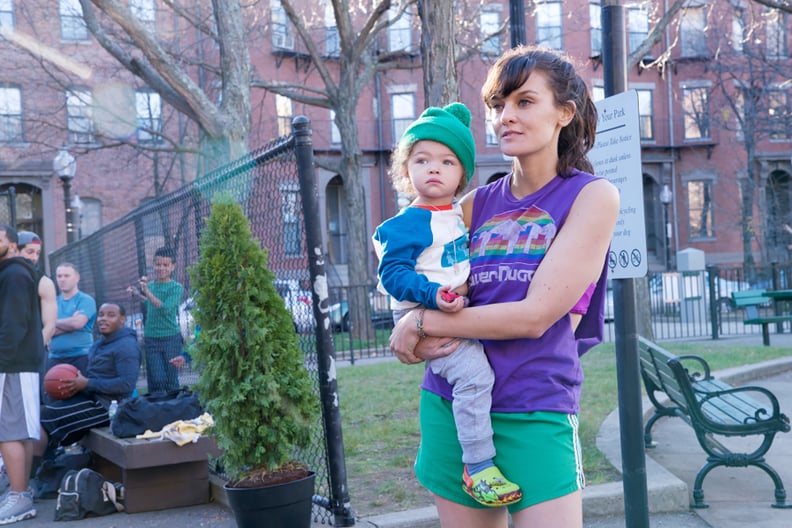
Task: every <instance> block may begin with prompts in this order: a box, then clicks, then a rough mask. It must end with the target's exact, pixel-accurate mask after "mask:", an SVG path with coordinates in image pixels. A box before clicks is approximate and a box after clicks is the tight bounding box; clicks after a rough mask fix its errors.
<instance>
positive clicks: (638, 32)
mask: <svg viewBox="0 0 792 528" xmlns="http://www.w3.org/2000/svg"><path fill="white" fill-rule="evenodd" d="M648 35H649V13H647V12H646V9H645V8H644V7H643V6H639V5H633V6H629V7H628V8H627V46H628V48H627V49H629V50H630V52H631V53H632V52H633V51H635V50H637V49H638V47H639V46H640V45H641V44H642V43H643V41H644V40H646V37H647V36H648Z"/></svg>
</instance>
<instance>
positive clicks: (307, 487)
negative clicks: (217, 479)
mask: <svg viewBox="0 0 792 528" xmlns="http://www.w3.org/2000/svg"><path fill="white" fill-rule="evenodd" d="M315 478H316V474H315V473H311V474H310V475H308V476H307V477H305V478H302V479H300V480H295V481H293V482H287V483H285V484H277V485H275V486H266V487H262V488H229V487H228V486H227V485H226V486H224V488H225V492H226V496H227V497H228V504H229V506H230V507H231V510H232V511H233V512H234V518H235V519H236V523H237V526H238V527H239V528H262V527H266V528H310V526H311V504H312V503H311V499H312V497H313V493H314V480H315Z"/></svg>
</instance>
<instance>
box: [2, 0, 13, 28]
mask: <svg viewBox="0 0 792 528" xmlns="http://www.w3.org/2000/svg"><path fill="white" fill-rule="evenodd" d="M0 27H3V28H13V27H14V0H0Z"/></svg>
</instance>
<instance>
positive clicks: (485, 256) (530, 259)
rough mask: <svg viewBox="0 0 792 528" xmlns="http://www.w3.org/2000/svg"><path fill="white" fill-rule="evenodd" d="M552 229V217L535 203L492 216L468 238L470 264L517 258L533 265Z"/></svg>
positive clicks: (509, 260)
mask: <svg viewBox="0 0 792 528" xmlns="http://www.w3.org/2000/svg"><path fill="white" fill-rule="evenodd" d="M556 230H557V228H556V224H555V221H554V220H553V218H552V217H551V216H550V215H549V214H548V213H547V211H544V210H543V209H541V208H539V207H536V206H531V207H529V208H527V209H518V210H514V211H507V212H505V213H501V214H498V215H496V216H493V217H492V218H490V219H489V220H488V221H487V222H485V223H484V224H482V225H481V227H479V228H478V229H477V230H476V232H475V233H474V234H473V236H472V237H471V239H470V260H471V265H472V266H484V267H489V266H491V265H497V264H504V263H508V262H512V261H515V260H517V261H520V262H521V263H522V264H523V265H526V264H527V265H528V266H529V267H530V266H531V265H532V264H533V266H534V267H535V265H536V264H538V263H539V261H541V260H542V257H544V254H545V253H546V252H547V248H549V247H550V244H551V243H552V242H553V238H555V235H556Z"/></svg>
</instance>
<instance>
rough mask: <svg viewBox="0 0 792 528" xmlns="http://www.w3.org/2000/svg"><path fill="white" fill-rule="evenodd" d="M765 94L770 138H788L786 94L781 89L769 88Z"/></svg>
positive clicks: (788, 113)
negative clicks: (766, 96)
mask: <svg viewBox="0 0 792 528" xmlns="http://www.w3.org/2000/svg"><path fill="white" fill-rule="evenodd" d="M767 95H768V108H767V113H768V115H769V117H770V139H789V138H790V131H789V129H790V126H791V125H790V112H789V98H788V94H787V92H785V91H782V90H770V91H769V92H768V94H767Z"/></svg>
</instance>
